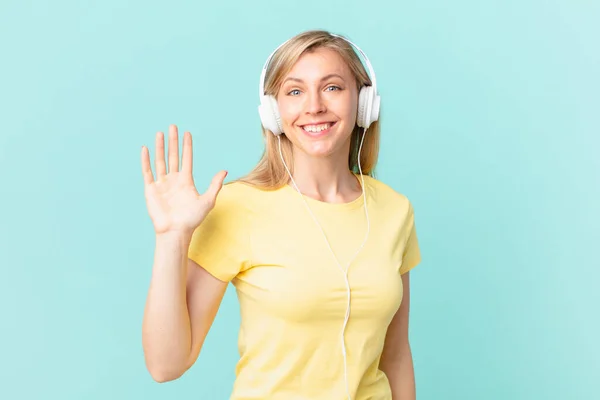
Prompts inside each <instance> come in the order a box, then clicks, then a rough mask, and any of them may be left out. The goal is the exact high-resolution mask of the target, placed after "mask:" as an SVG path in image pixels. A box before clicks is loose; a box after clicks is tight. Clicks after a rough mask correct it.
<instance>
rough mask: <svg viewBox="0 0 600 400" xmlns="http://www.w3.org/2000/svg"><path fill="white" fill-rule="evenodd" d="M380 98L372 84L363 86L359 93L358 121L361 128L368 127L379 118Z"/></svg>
mask: <svg viewBox="0 0 600 400" xmlns="http://www.w3.org/2000/svg"><path fill="white" fill-rule="evenodd" d="M379 104H380V98H379V96H378V95H377V94H376V93H375V91H374V90H373V87H372V86H363V87H362V88H361V89H360V93H359V95H358V115H357V117H356V123H357V124H358V126H360V127H361V128H368V127H369V126H370V125H371V124H372V123H373V122H374V121H377V120H378V119H379Z"/></svg>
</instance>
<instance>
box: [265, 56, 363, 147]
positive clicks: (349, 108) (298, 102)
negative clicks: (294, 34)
mask: <svg viewBox="0 0 600 400" xmlns="http://www.w3.org/2000/svg"><path fill="white" fill-rule="evenodd" d="M277 103H278V107H279V112H280V115H281V122H282V125H283V131H284V132H285V135H286V136H287V137H288V139H290V141H291V142H292V144H293V145H294V147H295V148H296V149H297V150H301V151H303V152H304V153H306V154H307V155H310V156H316V157H324V156H331V155H333V154H337V153H339V152H343V153H344V157H347V155H348V152H349V149H350V136H351V134H352V130H353V129H354V126H355V124H356V112H357V106H358V89H357V86H356V80H355V78H354V76H353V75H352V72H351V71H350V69H349V68H348V66H347V65H346V63H345V62H344V60H343V59H342V57H341V56H340V55H339V54H338V53H337V52H336V51H334V50H332V49H328V48H324V47H321V48H318V49H316V50H313V51H310V52H307V53H305V54H303V55H302V56H301V57H300V59H299V60H298V62H296V64H295V65H294V67H293V68H292V69H291V71H290V72H289V73H288V74H287V75H286V76H285V77H284V78H283V83H282V85H281V88H280V90H279V92H278V94H277Z"/></svg>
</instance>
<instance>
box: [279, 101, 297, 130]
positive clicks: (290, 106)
mask: <svg viewBox="0 0 600 400" xmlns="http://www.w3.org/2000/svg"><path fill="white" fill-rule="evenodd" d="M277 107H278V108H279V115H280V116H281V119H282V121H283V123H284V124H292V123H293V122H294V120H296V119H297V118H298V115H300V111H301V107H300V104H299V102H298V101H295V102H294V101H290V100H289V99H279V100H278V101H277Z"/></svg>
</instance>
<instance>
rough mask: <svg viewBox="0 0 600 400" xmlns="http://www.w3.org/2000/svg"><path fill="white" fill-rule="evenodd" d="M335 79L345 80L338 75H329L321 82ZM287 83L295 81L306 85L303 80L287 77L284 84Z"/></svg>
mask: <svg viewBox="0 0 600 400" xmlns="http://www.w3.org/2000/svg"><path fill="white" fill-rule="evenodd" d="M335 77H337V78H340V79H341V80H342V81H343V80H344V78H342V76H341V75H338V74H329V75H325V76H324V77H322V78H321V81H326V80H327V79H330V78H335ZM287 81H295V82H300V83H304V81H303V80H302V79H300V78H294V77H293V76H290V77H287V78H286V79H285V80H284V81H283V83H286V82H287Z"/></svg>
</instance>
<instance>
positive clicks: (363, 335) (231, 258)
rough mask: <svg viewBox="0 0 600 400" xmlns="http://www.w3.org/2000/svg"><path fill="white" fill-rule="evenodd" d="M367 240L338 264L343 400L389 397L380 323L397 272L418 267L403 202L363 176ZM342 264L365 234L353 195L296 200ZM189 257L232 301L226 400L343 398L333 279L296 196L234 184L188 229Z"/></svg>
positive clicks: (396, 297) (331, 262) (327, 256)
mask: <svg viewBox="0 0 600 400" xmlns="http://www.w3.org/2000/svg"><path fill="white" fill-rule="evenodd" d="M364 180H365V188H366V196H367V205H368V213H369V218H370V234H369V238H368V240H367V242H366V243H365V246H364V248H363V249H362V251H361V252H360V253H359V254H358V256H357V257H356V258H355V259H354V261H353V262H352V264H351V265H350V267H349V268H348V280H349V283H350V288H351V306H350V317H349V320H348V324H347V327H346V331H345V335H344V338H345V341H346V354H347V365H348V383H349V388H350V394H351V396H352V400H367V399H370V400H390V399H391V392H390V387H389V383H388V380H387V377H386V376H385V374H384V373H383V372H382V371H381V370H379V368H378V365H379V359H380V356H381V352H382V350H383V344H384V339H385V335H386V330H387V327H388V325H389V323H390V321H391V319H392V317H393V316H394V314H395V313H396V311H397V310H398V308H399V306H400V302H401V300H402V293H403V288H402V280H401V276H400V275H401V274H403V273H405V272H407V271H408V270H410V269H412V268H413V267H414V266H415V265H417V264H418V262H419V261H420V252H419V245H418V241H417V235H416V231H415V224H414V213H413V208H412V206H411V203H410V202H409V200H408V199H407V198H406V197H405V196H404V195H402V194H400V193H398V192H396V191H394V190H393V189H392V188H390V187H389V186H387V185H385V184H384V183H382V182H381V181H378V180H376V179H374V178H371V177H369V176H366V175H365V176H364ZM304 198H305V199H306V200H307V202H308V204H309V206H310V208H311V210H312V212H313V213H314V214H315V216H316V218H317V219H318V221H319V223H320V224H321V226H322V227H323V229H324V231H325V233H326V235H327V237H328V239H329V241H330V243H331V246H332V249H333V251H334V252H335V254H336V255H337V257H338V259H339V261H340V263H341V265H342V267H344V268H345V267H346V266H347V263H348V261H349V260H350V259H351V258H352V257H353V256H354V254H355V253H356V251H357V250H358V248H359V247H360V245H361V243H362V242H363V240H364V235H365V232H366V229H367V224H366V217H365V212H364V203H363V196H362V195H361V196H360V197H358V198H357V199H355V200H354V201H351V202H349V203H343V204H332V203H325V202H321V201H318V200H315V199H312V198H310V197H308V196H304ZM189 257H190V258H191V259H192V260H194V261H195V262H197V263H198V264H199V265H201V266H202V267H204V268H205V269H206V270H207V271H208V272H209V273H211V274H213V275H214V276H215V277H217V278H218V279H221V280H223V281H231V282H232V284H233V285H234V286H235V288H236V292H237V295H238V299H239V303H240V313H241V326H240V331H239V340H238V347H239V353H240V359H239V362H238V364H237V366H236V380H235V383H234V387H233V393H232V396H231V398H230V399H231V400H251V399H252V400H255V399H256V400H259V399H260V400H295V399H306V400H308V399H310V400H321V399H322V400H342V399H343V400H345V399H347V395H346V387H345V379H344V358H343V353H342V343H341V331H342V326H343V322H344V318H345V315H346V306H347V292H346V283H345V279H344V275H343V272H342V271H341V270H340V268H339V266H338V265H337V263H336V261H335V259H334V258H333V256H332V254H331V251H330V250H329V247H328V246H327V243H326V241H325V239H324V238H323V234H322V232H321V230H320V229H319V227H318V225H317V224H316V223H315V221H314V220H313V218H312V217H311V215H310V214H309V212H308V210H307V209H306V207H305V205H304V202H303V201H302V199H301V197H300V194H299V193H298V192H297V191H296V190H295V189H294V188H293V187H291V186H284V187H282V188H280V189H278V190H274V191H264V190H260V189H258V188H255V187H253V186H250V185H247V184H244V183H241V182H234V183H230V184H226V185H224V186H223V188H222V189H221V192H220V193H219V196H218V198H217V202H216V205H215V208H214V209H213V210H212V211H211V212H210V213H209V214H208V216H207V217H206V219H205V220H204V221H203V222H202V224H201V225H200V226H199V227H198V228H197V229H196V231H195V232H194V235H193V238H192V242H191V245H190V248H189Z"/></svg>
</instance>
